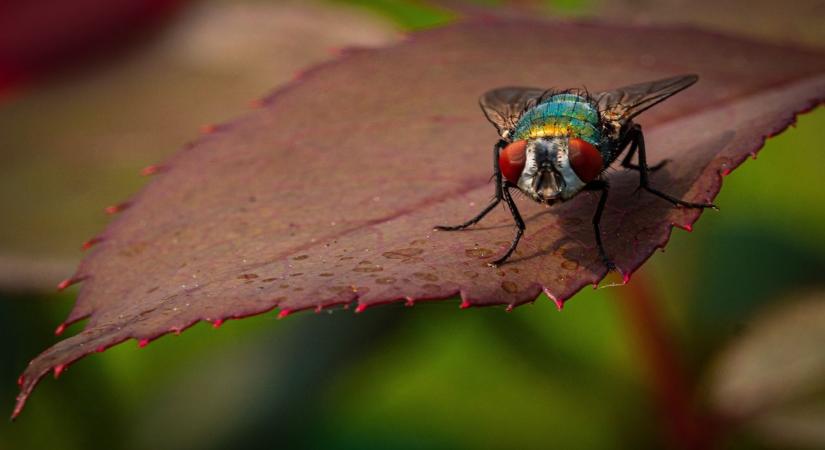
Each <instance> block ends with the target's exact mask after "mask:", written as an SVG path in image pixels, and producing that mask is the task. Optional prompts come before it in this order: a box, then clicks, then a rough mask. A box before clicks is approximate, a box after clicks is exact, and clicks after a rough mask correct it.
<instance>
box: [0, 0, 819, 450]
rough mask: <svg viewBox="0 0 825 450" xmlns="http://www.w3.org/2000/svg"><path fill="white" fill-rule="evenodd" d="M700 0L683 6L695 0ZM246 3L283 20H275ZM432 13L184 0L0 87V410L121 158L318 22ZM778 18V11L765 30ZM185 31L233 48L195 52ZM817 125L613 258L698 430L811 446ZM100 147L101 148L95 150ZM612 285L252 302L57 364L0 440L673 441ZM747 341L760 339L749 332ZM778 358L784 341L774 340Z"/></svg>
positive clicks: (62, 444)
mask: <svg viewBox="0 0 825 450" xmlns="http://www.w3.org/2000/svg"><path fill="white" fill-rule="evenodd" d="M239 3H240V4H244V5H246V6H244V7H239V6H238V4H239ZM496 3H497V2H492V1H488V2H476V4H484V5H492V4H496ZM513 3H516V5H515V6H517V7H521V8H527V9H528V10H532V11H534V12H535V13H536V14H549V15H558V16H565V17H569V16H572V17H593V16H596V17H601V18H607V19H610V18H612V19H620V20H624V19H626V18H627V17H628V15H632V13H633V11H644V10H645V8H648V7H650V8H653V9H655V6H651V5H649V4H647V3H645V2H627V3H626V4H625V3H622V2H596V1H574V0H564V1H554V2H513ZM705 3H706V2H698V3H697V5H699V6H697V8H710V7H711V6H707V5H706V4H705ZM707 3H710V2H707ZM772 3H775V2H772ZM815 3H816V2H801V3H800V4H801V6H800V9H801V10H802V9H804V8H805V7H808V5H809V4H815ZM617 5H618V6H617ZM754 5H755V6H754V7H753V9H754V10H757V12H754V11H750V12H749V13H748V14H750V15H754V14H757V15H759V14H761V15H769V14H770V11H771V9H770V7H771V6H770V4H768V3H766V2H755V4H754ZM765 5H768V6H765ZM510 6H513V5H510ZM625 6H626V7H625ZM623 8H624V9H623ZM633 8H636V9H635V10H634V9H633ZM760 8H762V9H761V10H760ZM819 11H820V12H821V11H823V9H821V8H820V9H819ZM639 14H642V13H639ZM700 16H701V18H700V19H695V20H694V18H691V17H689V16H686V19H685V20H687V21H691V22H692V23H696V24H697V25H700V26H706V27H709V28H712V29H719V28H730V29H732V30H733V31H742V32H744V31H743V30H746V31H747V32H748V34H750V35H751V36H754V37H756V38H762V39H777V40H781V41H783V42H796V43H801V44H804V45H809V46H815V45H819V46H821V45H822V44H825V42H822V41H821V34H818V32H816V31H811V29H810V27H809V26H808V24H810V23H811V18H810V17H805V16H809V15H807V14H805V11H804V10H803V11H801V13H800V12H799V11H798V14H796V15H793V16H782V17H779V16H777V17H774V18H773V19H771V18H770V17H763V19H764V26H759V27H753V26H746V25H747V24H745V25H743V22H742V18H741V17H740V18H735V17H728V18H726V19H725V20H728V21H729V22H724V21H720V19H719V17H717V16H713V17H712V18H711V19H706V16H707V15H700ZM227 17H229V19H226V18H227ZM254 17H258V18H259V19H258V20H257V22H256V21H255V20H254V19H253V18H254ZM261 17H263V19H261ZM341 17H344V18H346V20H344V19H341ZM749 17H750V16H749ZM760 17H761V16H760ZM821 18H822V17H821V16H820V19H821ZM265 19H271V20H276V21H282V22H279V23H290V24H293V25H290V27H291V28H290V27H286V26H285V27H286V28H287V31H283V30H282V29H280V30H281V31H278V30H273V29H272V27H270V26H269V25H268V24H269V23H270V22H268V21H267V20H265ZM453 19H454V16H453V14H451V13H449V12H448V11H446V10H444V9H441V8H438V7H433V6H428V5H426V4H425V3H423V2H414V1H394V0H384V1H374V2H370V1H358V0H352V1H346V0H339V1H327V2H315V3H312V4H311V5H307V4H306V3H298V2H292V3H290V2H276V3H269V2H234V3H233V2H222V1H213V2H201V3H194V4H190V5H188V6H187V8H184V10H183V12H181V13H179V14H178V15H177V16H176V18H175V19H174V20H173V21H172V22H171V23H170V24H168V25H167V26H166V28H164V30H162V31H161V32H159V35H157V36H153V37H152V38H151V43H150V44H146V45H143V46H141V47H139V48H137V49H132V50H130V51H129V52H128V53H126V54H125V55H122V56H121V57H119V58H118V59H117V60H116V61H114V62H107V63H105V64H102V65H101V66H96V68H95V69H94V70H92V71H85V72H80V73H74V74H72V75H71V76H69V77H67V78H61V79H56V80H46V81H43V82H41V83H38V84H35V85H34V86H32V87H29V88H28V89H26V90H24V91H22V92H21V93H17V94H15V95H14V96H13V97H12V98H10V99H6V100H5V102H3V103H0V133H2V135H3V136H6V138H5V142H6V143H5V144H4V147H5V148H4V149H3V150H2V151H3V156H4V160H5V161H6V163H4V165H5V168H4V169H0V170H2V174H3V181H2V182H0V184H2V191H3V193H2V194H0V195H2V197H0V201H2V203H1V204H0V205H2V207H3V208H4V210H6V211H7V217H6V218H4V222H6V223H5V224H4V225H3V226H2V229H3V230H5V231H4V232H3V236H2V238H1V239H0V265H2V267H3V271H4V272H6V273H5V274H3V276H2V279H0V282H2V284H0V289H2V290H0V295H2V299H0V337H2V339H0V347H1V348H0V352H1V353H2V355H3V357H2V359H0V400H2V401H0V406H2V405H5V406H6V408H7V410H8V411H9V412H10V411H11V407H12V403H13V399H14V397H15V395H16V394H17V387H16V385H15V380H16V378H17V376H18V375H19V373H20V372H22V370H23V368H24V367H25V364H26V363H27V362H28V360H30V359H31V358H32V357H33V356H35V355H36V354H37V353H38V352H40V351H42V350H43V349H45V348H46V347H48V346H50V345H52V344H53V343H54V342H56V340H57V339H58V338H56V337H54V336H53V334H52V330H53V329H54V327H55V326H56V325H57V324H58V323H60V322H61V321H62V320H63V319H64V318H65V317H66V315H67V314H68V312H69V310H70V308H71V305H72V302H73V296H74V295H75V293H76V291H75V290H72V289H70V290H69V292H66V293H62V294H52V293H48V292H50V290H51V289H50V287H51V286H53V285H54V284H56V283H57V281H59V280H60V279H61V278H63V277H65V276H66V275H68V274H69V273H70V272H71V270H72V267H73V265H74V264H75V262H76V261H77V260H78V259H79V258H80V253H79V251H78V250H77V247H78V246H79V244H80V243H81V242H82V241H83V240H84V239H86V238H88V237H89V236H91V235H92V234H93V233H95V232H96V231H98V230H100V229H102V227H103V226H104V225H105V222H106V220H107V219H106V218H105V216H104V215H103V214H102V213H100V210H101V209H102V207H103V206H105V205H107V204H111V203H114V202H116V201H118V200H120V199H122V198H126V197H127V196H128V195H129V194H130V193H131V192H134V191H135V190H136V189H138V188H139V186H140V185H141V184H142V183H144V182H145V181H146V180H145V179H141V178H139V177H137V176H136V171H137V170H138V169H139V168H140V167H142V166H145V165H147V164H151V163H154V162H156V161H158V160H162V158H163V157H164V156H166V155H169V154H170V153H171V152H172V151H174V149H175V148H178V147H180V146H181V145H182V144H183V143H184V142H185V141H186V140H187V139H189V138H191V137H193V135H195V134H196V129H197V126H199V125H200V124H202V123H206V122H209V121H215V122H218V121H220V120H223V119H226V118H228V117H232V116H234V115H237V114H239V113H242V112H243V110H244V108H245V105H244V102H245V101H247V100H249V99H252V98H255V96H259V95H261V94H262V93H264V92H265V91H266V90H267V89H269V88H272V87H274V86H275V85H277V84H279V83H282V82H285V81H287V80H288V79H289V77H290V76H291V75H292V73H293V72H294V71H296V70H299V69H300V68H301V67H304V66H306V65H308V64H312V63H315V62H318V61H322V60H324V59H325V58H328V57H329V56H328V55H329V50H330V47H340V46H345V45H381V44H385V43H388V42H392V41H393V40H394V39H397V38H398V33H399V32H402V31H407V30H413V29H418V28H422V27H430V26H438V25H440V24H444V23H448V22H449V21H451V20H453ZM814 19H816V17H814ZM644 20H645V21H650V20H652V19H649V18H645V19H644ZM663 20H665V22H668V21H673V20H672V19H670V18H666V19H663ZM703 20H704V22H702V21H703ZM748 20H750V19H748ZM302 21H303V22H302ZM776 21H782V23H785V24H787V23H794V24H797V23H799V24H802V25H799V26H797V27H796V29H795V30H787V29H783V28H782V27H779V26H777V25H775V24H774V22H776ZM789 21H790V22H789ZM794 21H799V22H794ZM332 22H337V23H338V25H337V26H334V25H332ZM814 22H815V23H817V22H816V21H815V20H814ZM342 23H343V25H342ZM727 23H729V24H730V26H727V25H726V24H727ZM751 23H752V22H751ZM759 23H760V24H761V23H762V22H759ZM818 23H821V22H818ZM294 24H298V25H294ZM356 24H357V25H356ZM720 24H721V25H720ZM211 30H214V33H219V32H227V33H232V32H233V31H237V33H235V34H234V36H235V37H236V39H235V40H234V41H233V40H232V39H222V37H221V35H220V34H218V37H217V38H215V37H210V32H212V31H211ZM242 30H245V31H242ZM250 30H252V31H250ZM777 30H778V31H777ZM244 33H246V34H244ZM279 33H280V34H279ZM782 33H784V34H782ZM790 33H793V34H790ZM237 36H241V38H237ZM296 36H300V38H301V39H299V42H300V44H299V45H296V44H295V42H294V41H295V40H296ZM180 42H184V44H180ZM264 44H266V45H272V46H273V48H274V49H275V51H277V52H280V53H277V54H279V55H280V54H283V55H284V57H283V58H281V59H280V60H278V61H277V62H275V63H258V62H256V61H258V60H259V59H260V58H259V56H261V55H260V54H258V53H249V54H247V53H244V51H243V50H244V49H246V48H248V47H250V46H251V47H254V46H255V45H264ZM193 45H194V46H199V47H198V48H202V47H203V46H206V47H207V50H208V49H210V48H211V49H212V50H216V49H217V50H221V49H224V50H226V49H228V53H231V55H232V56H231V57H227V58H226V59H221V58H220V57H215V55H214V54H207V53H204V54H200V53H199V52H198V51H196V50H193V49H192V46H193ZM209 46H212V47H209ZM170 49H171V50H170ZM182 56H185V57H186V58H189V59H186V58H182ZM270 56H271V55H270ZM244 64H246V65H244ZM255 64H263V65H258V66H256V65H255ZM238 66H240V67H242V69H229V68H235V67H238ZM158 73H161V74H162V75H158ZM170 80H171V81H170ZM172 81H173V82H172ZM204 92H208V93H204ZM209 93H211V94H212V95H211V96H210V94H209ZM201 95H202V96H204V97H210V99H208V100H204V103H203V105H202V107H201V108H199V111H198V112H197V113H196V114H192V113H191V112H190V111H188V109H187V108H182V107H180V105H177V104H174V102H168V101H167V102H164V103H163V105H164V108H166V109H164V110H163V111H164V112H165V113H168V115H169V116H171V117H175V118H179V119H180V120H177V121H174V122H172V123H168V122H169V120H168V119H167V118H165V117H164V116H163V115H160V116H158V117H155V114H153V113H154V111H155V110H156V108H157V107H158V103H157V102H160V101H161V100H160V99H167V100H168V99H169V98H170V96H173V97H172V98H173V99H179V100H181V101H184V100H186V99H187V97H186V96H190V97H192V96H194V98H200V96H201ZM113 100H117V101H116V102H115V101H113ZM169 103H172V104H171V105H170V104H169ZM190 109H191V108H190ZM120 111H122V113H123V116H125V117H123V118H121V117H120V116H119V114H118V113H119V112H120ZM90 129H91V130H92V131H93V132H90ZM90 134H92V135H95V136H89V135H90ZM823 142H825V110H823V109H821V108H820V109H817V110H814V111H813V112H811V113H808V114H806V115H803V116H801V117H800V118H799V122H798V124H797V126H796V127H794V128H791V129H789V130H788V131H786V132H785V133H783V134H781V135H780V136H778V137H775V138H772V139H770V140H769V141H768V142H767V144H766V145H765V147H764V148H763V150H762V151H761V152H760V153H759V157H758V160H757V161H748V162H746V163H745V164H744V166H742V167H741V168H739V169H738V170H736V171H735V172H734V173H733V174H732V175H731V176H729V177H727V178H725V181H724V187H723V190H722V193H721V194H720V196H719V197H718V199H717V201H716V203H717V204H718V205H719V206H720V207H721V212H719V213H714V212H709V213H706V214H704V215H703V216H702V218H701V220H700V221H699V222H698V223H697V224H696V227H695V229H694V231H693V232H692V233H686V232H684V231H681V230H675V231H674V234H673V237H672V240H671V242H670V244H669V245H668V247H667V251H666V252H664V253H657V254H656V255H655V256H654V257H653V258H652V259H651V260H650V261H649V263H648V264H647V265H646V266H645V267H644V268H643V269H642V270H641V271H640V272H639V273H637V274H635V275H634V278H633V280H632V281H631V284H633V283H639V284H640V285H643V286H644V287H645V288H646V289H647V290H648V291H649V293H650V295H651V297H652V299H653V300H654V302H653V307H654V311H655V313H656V314H657V315H658V316H659V319H660V320H661V322H662V326H663V329H664V334H665V337H666V338H669V339H671V340H672V342H671V345H670V346H669V347H668V348H669V349H670V350H671V351H672V355H671V357H672V359H673V360H674V361H677V362H678V363H680V364H683V365H684V375H685V377H686V379H687V382H688V384H689V388H690V391H689V392H687V393H686V396H687V397H688V398H689V399H690V401H691V402H692V404H693V405H692V406H694V407H695V410H696V411H698V412H699V413H700V414H702V415H708V416H711V415H719V416H724V417H725V418H726V420H729V421H730V422H725V424H726V425H725V427H724V432H723V433H722V437H721V438H720V439H722V441H721V442H723V443H724V445H725V446H726V447H731V448H789V447H794V448H795V447H802V448H817V447H819V448H823V447H825V431H823V430H821V428H825V355H823V354H819V355H816V354H815V355H811V353H816V352H810V351H809V352H807V353H806V352H805V350H806V349H807V350H810V349H811V348H817V345H818V346H819V347H818V348H820V349H821V348H822V346H823V345H825V339H823V334H822V331H817V330H820V329H825V317H823V305H825V282H823V281H825V278H823V276H822V270H823V269H825V208H823V207H822V205H823V199H824V198H825V196H824V195H823V194H825V187H823V185H822V184H821V183H818V181H819V179H820V177H821V170H822V168H823V167H825V152H823V151H822V145H823V144H822V143H823ZM80 144H82V145H83V146H84V147H83V149H82V150H78V151H75V150H74V149H75V148H77V147H78V146H79V145H80ZM149 144H151V145H149ZM110 147H119V148H120V149H121V150H118V151H115V152H114V153H107V152H106V150H107V149H108V148H110ZM136 149H137V150H136ZM64 221H65V222H66V223H63V222H64ZM628 289H629V287H609V288H601V289H598V290H590V289H586V290H584V291H582V292H581V293H579V294H578V295H576V296H575V298H573V299H572V300H571V301H570V302H568V303H567V304H566V306H565V308H564V310H563V311H562V312H558V311H556V309H555V307H554V306H553V304H552V302H550V301H548V300H547V299H546V298H541V299H539V301H537V302H536V303H535V304H534V305H530V306H525V307H522V308H518V309H516V310H515V311H513V312H511V313H505V312H504V310H503V309H495V308H490V309H472V310H468V311H462V310H459V309H458V304H457V302H439V303H432V304H426V305H420V306H417V307H415V308H403V307H400V306H387V307H383V308H376V309H374V310H372V309H370V310H369V311H368V312H366V313H364V314H361V315H358V316H355V315H353V314H351V313H349V312H346V311H338V312H334V313H330V314H320V315H314V314H300V315H297V316H295V317H290V318H289V320H283V321H277V323H276V320H275V316H274V315H273V314H266V315H263V316H258V317H252V318H248V319H244V320H242V321H230V322H228V323H227V324H225V325H224V326H223V327H221V328H220V329H218V330H216V329H213V328H211V327H210V326H207V325H203V324H200V325H197V326H195V327H194V328H193V329H191V330H189V331H187V332H186V333H184V334H183V335H181V336H179V337H174V336H167V337H164V338H163V339H160V340H159V341H157V342H155V343H152V344H151V345H149V346H148V347H146V348H144V349H138V348H137V346H136V345H133V343H130V342H127V343H125V344H124V345H120V346H117V347H115V348H113V349H111V350H108V351H107V352H105V353H104V354H102V355H92V356H90V357H88V358H86V359H84V360H83V361H82V362H79V363H77V364H74V365H72V366H71V368H70V370H69V371H68V372H67V373H66V374H64V375H63V376H62V377H61V379H60V380H59V381H58V382H55V381H54V380H52V379H51V378H46V379H44V381H43V382H42V383H41V385H40V386H39V388H38V390H37V391H36V392H35V393H34V395H33V396H32V398H31V400H30V403H29V406H28V408H27V409H26V411H25V412H24V413H23V415H22V416H21V417H20V419H19V420H18V421H17V422H16V423H13V424H12V423H8V422H0V449H23V448H60V449H61V450H71V449H90V448H107V449H121V448H123V449H143V448H164V449H190V448H206V449H211V448H215V449H217V448H344V449H348V448H352V449H367V448H381V449H384V448H393V449H395V448H398V449H423V448H435V449H441V448H444V449H479V448H491V449H498V448H519V449H526V448H566V449H575V448H588V449H592V448H600V449H601V448H605V449H608V448H661V447H663V446H665V445H673V443H672V441H671V440H670V438H669V437H668V433H669V432H668V428H667V420H668V419H667V417H664V416H665V415H666V410H665V409H663V408H662V407H661V404H660V403H658V400H657V392H656V388H655V367H652V366H651V361H650V358H648V357H647V356H646V354H645V352H644V350H643V349H644V345H645V343H644V342H643V340H641V339H640V338H639V330H638V326H639V324H638V321H637V319H638V318H637V317H635V316H634V315H633V313H632V312H631V311H630V309H629V308H627V307H626V302H627V301H628V299H629V298H630V297H632V295H633V294H632V293H630V292H631V291H629V290H628ZM789 311H790V312H789ZM791 312H796V313H795V314H796V315H794V314H793V313H791ZM79 329H80V326H74V327H72V328H71V329H70V330H69V331H67V333H69V334H70V333H74V332H77V331H78V330H79ZM765 336H767V337H765ZM763 338H764V339H767V340H766V341H760V339H763ZM753 342H766V343H765V344H764V345H759V346H756V350H754V345H753V344H752V343H753ZM819 353H823V352H821V351H820V352H819ZM782 358H787V360H788V361H790V362H789V363H787V364H778V363H777V361H782ZM799 361H802V363H799ZM797 363H799V364H797ZM800 364H801V366H800ZM799 367H802V368H803V369H804V370H802V371H801V372H802V374H801V375H800V371H799V370H798V369H799ZM794 370H796V372H794ZM777 380H778V381H777ZM743 399H744V400H743ZM0 411H1V409H0ZM817 425H819V426H817ZM676 447H678V445H676Z"/></svg>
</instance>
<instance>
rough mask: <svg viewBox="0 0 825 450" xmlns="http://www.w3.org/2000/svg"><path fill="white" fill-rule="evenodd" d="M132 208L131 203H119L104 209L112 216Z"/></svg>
mask: <svg viewBox="0 0 825 450" xmlns="http://www.w3.org/2000/svg"><path fill="white" fill-rule="evenodd" d="M130 206H132V204H131V203H130V202H123V203H118V204H116V205H109V206H107V207H106V208H104V209H103V211H104V212H106V214H109V215H112V214H117V213H119V212H121V211H123V210H125V209H126V208H128V207H130Z"/></svg>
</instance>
